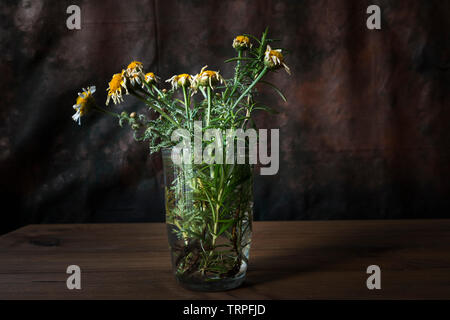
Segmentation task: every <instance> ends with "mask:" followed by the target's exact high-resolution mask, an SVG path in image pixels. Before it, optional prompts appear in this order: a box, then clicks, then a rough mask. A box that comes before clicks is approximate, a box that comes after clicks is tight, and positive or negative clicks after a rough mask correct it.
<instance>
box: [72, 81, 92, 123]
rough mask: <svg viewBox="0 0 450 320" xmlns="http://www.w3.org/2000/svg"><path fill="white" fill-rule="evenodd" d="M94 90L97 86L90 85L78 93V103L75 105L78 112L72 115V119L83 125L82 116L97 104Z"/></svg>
mask: <svg viewBox="0 0 450 320" xmlns="http://www.w3.org/2000/svg"><path fill="white" fill-rule="evenodd" d="M94 92H95V86H90V87H88V88H87V89H84V88H83V92H79V93H78V97H77V101H76V104H74V105H73V108H74V109H75V110H76V113H75V114H74V115H73V116H72V119H73V120H74V121H75V122H78V124H79V125H81V117H82V116H84V115H85V114H86V113H88V112H89V111H90V110H91V109H92V108H93V106H94V105H95V100H94V97H93V94H94Z"/></svg>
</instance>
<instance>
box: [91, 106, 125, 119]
mask: <svg viewBox="0 0 450 320" xmlns="http://www.w3.org/2000/svg"><path fill="white" fill-rule="evenodd" d="M94 110H96V111H98V112H101V113H105V114H107V115H110V116H113V117H118V118H120V115H119V114H118V113H115V112H111V111H108V110H106V109H103V108H102V107H99V106H98V105H97V104H95V106H94Z"/></svg>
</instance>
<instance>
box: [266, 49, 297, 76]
mask: <svg viewBox="0 0 450 320" xmlns="http://www.w3.org/2000/svg"><path fill="white" fill-rule="evenodd" d="M264 64H265V65H266V66H267V67H269V69H273V70H274V69H278V68H281V67H282V66H283V67H284V70H286V72H287V73H288V74H291V70H290V69H289V67H288V66H287V65H286V64H285V63H284V57H283V54H282V53H281V49H276V50H272V48H271V47H270V46H269V45H267V49H266V53H265V55H264Z"/></svg>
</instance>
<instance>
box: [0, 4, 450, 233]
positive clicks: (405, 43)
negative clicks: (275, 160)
mask: <svg viewBox="0 0 450 320" xmlns="http://www.w3.org/2000/svg"><path fill="white" fill-rule="evenodd" d="M70 4H77V5H79V6H80V7H81V11H82V12H81V17H82V29H81V30H79V31H71V30H68V29H67V28H66V19H67V17H68V15H67V14H66V8H67V7H68V6H69V5H70ZM371 4H378V5H379V6H380V7H381V10H382V30H380V31H370V30H368V29H367V28H366V19H367V17H368V15H367V14H366V8H367V6H369V5H371ZM449 16H450V2H449V1H442V0H436V1H431V0H426V1H425V0H423V1H420V0H419V1H413V0H405V1H398V0H391V1H375V0H371V1H361V0H355V1H350V0H348V1H344V0H341V1H337V0H329V1H320V0H307V1H306V0H305V1H268V0H267V1H263V0H261V1H255V0H254V1H237V0H236V1H199V0H190V1H188V0H180V1H169V0H165V1H158V0H155V1H150V0H147V1H142V0H127V1H122V0H108V1H50V0H35V1H30V0H22V1H18V0H6V1H5V0H2V2H1V5H0V26H1V29H0V32H1V33H0V43H1V48H0V54H1V63H0V74H1V80H0V88H1V91H0V92H1V95H0V106H1V109H0V113H1V114H0V124H1V125H0V130H1V132H0V133H1V135H0V176H1V190H0V192H1V199H0V200H1V208H2V209H1V224H0V233H3V232H7V231H10V230H12V229H14V228H16V227H18V226H21V225H24V224H29V223H62V222H63V223H66V222H119V221H163V220H164V206H163V193H162V189H161V187H162V182H163V181H162V167H161V159H160V155H159V154H158V155H154V156H149V155H148V147H147V146H146V145H145V144H138V143H136V142H134V141H133V139H132V135H131V132H130V131H129V130H128V129H126V128H123V129H120V128H119V127H118V125H117V123H116V122H115V120H113V119H111V118H108V117H104V116H100V115H97V114H96V115H92V116H90V117H87V119H85V118H83V119H82V120H84V121H83V125H82V126H81V127H79V126H78V125H77V124H76V123H75V122H73V121H72V119H71V115H72V114H73V113H74V111H73V109H72V105H73V104H74V101H75V99H76V95H77V92H78V91H80V88H81V87H86V86H88V85H96V86H97V93H96V98H97V100H98V101H103V100H104V99H105V98H106V94H105V90H106V87H107V83H108V81H109V80H110V78H111V76H112V74H113V73H116V72H119V71H120V70H121V69H122V68H123V67H125V66H126V65H127V64H128V63H129V62H130V61H131V60H132V59H137V60H140V61H142V62H143V63H144V65H145V69H146V70H147V71H154V72H155V73H157V74H158V75H160V76H161V77H162V79H167V78H169V77H171V76H172V75H173V74H176V73H183V72H187V73H197V72H198V71H199V70H200V68H201V67H202V66H203V65H205V64H208V65H209V66H210V68H212V69H213V70H217V69H219V70H221V73H222V74H224V75H225V76H227V77H229V76H230V72H231V71H232V69H231V67H232V66H231V65H230V66H227V65H225V64H224V63H223V62H222V61H223V60H225V59H226V58H228V57H230V56H232V55H233V54H234V52H233V49H232V48H231V42H232V39H233V37H234V36H235V35H237V34H240V33H253V34H260V33H261V32H262V31H263V30H264V28H265V27H266V26H270V28H271V29H270V30H271V35H272V37H276V38H279V39H281V40H282V41H281V44H282V45H283V46H284V47H286V48H288V49H290V50H291V54H290V55H289V56H288V57H287V58H286V62H287V64H288V65H289V66H290V68H291V70H292V73H293V75H292V76H291V77H289V76H287V75H286V74H285V73H284V72H281V71H280V72H278V73H276V74H271V75H270V78H271V79H270V80H271V81H273V82H274V83H276V84H277V85H278V86H279V87H280V88H282V89H283V91H284V92H285V93H286V96H287V98H288V103H284V102H283V101H282V100H281V99H279V98H278V96H276V95H275V94H274V93H273V92H272V91H271V90H270V89H267V88H260V89H261V90H262V97H261V99H263V100H264V101H265V102H266V103H267V104H269V105H271V106H272V107H274V108H275V109H277V110H279V111H280V112H281V113H280V114H279V115H276V116H267V115H265V114H260V115H259V116H258V124H259V126H260V127H263V128H280V145H281V154H280V171H279V173H278V175H276V176H259V175H257V176H256V179H255V218H256V219H260V220H277V219H280V220H284V219H385V218H438V217H450V201H449V192H450V179H449V178H450V166H449V163H450V161H449V160H450V149H449V147H450V133H449V130H448V126H449V123H450V109H449V103H448V98H449V95H450V90H449V86H450V71H449V68H450V31H449V30H450V19H449ZM111 107H112V108H115V109H116V110H122V109H124V110H127V111H132V110H137V109H140V108H141V106H140V105H138V104H136V102H135V101H134V100H133V99H132V97H130V98H129V99H128V102H127V103H126V104H124V105H121V106H117V107H114V106H111Z"/></svg>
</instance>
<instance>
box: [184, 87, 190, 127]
mask: <svg viewBox="0 0 450 320" xmlns="http://www.w3.org/2000/svg"><path fill="white" fill-rule="evenodd" d="M183 96H184V107H185V109H186V122H187V127H188V129H190V128H191V120H190V117H189V106H190V101H189V98H188V94H187V92H186V87H185V86H183Z"/></svg>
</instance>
